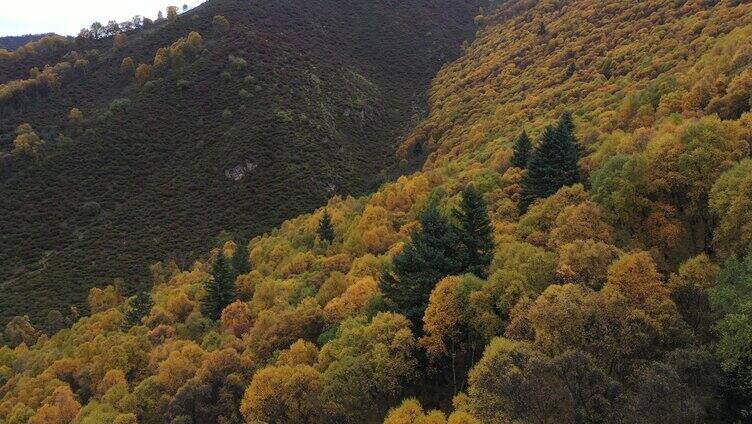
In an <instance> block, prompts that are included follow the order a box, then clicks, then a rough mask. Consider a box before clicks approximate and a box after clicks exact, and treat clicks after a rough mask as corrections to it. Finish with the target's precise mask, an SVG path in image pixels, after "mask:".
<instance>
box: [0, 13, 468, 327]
mask: <svg viewBox="0 0 752 424" xmlns="http://www.w3.org/2000/svg"><path fill="white" fill-rule="evenodd" d="M475 11H477V5H476V4H475V2H474V1H471V0H468V1H459V2H458V1H438V2H423V1H414V0H411V1H383V2H368V1H361V0H341V1H263V2H252V3H249V2H237V1H230V0H214V1H210V2H207V3H205V4H203V5H202V6H200V7H197V8H195V9H193V10H191V11H190V12H188V13H186V14H184V15H180V16H179V17H178V19H177V20H176V22H168V21H164V22H157V23H155V24H154V25H152V26H150V27H149V28H146V29H142V30H139V31H135V32H129V33H128V34H127V36H126V39H125V42H124V44H123V45H122V46H121V47H119V48H118V49H116V50H115V49H113V40H112V38H105V39H101V40H78V41H77V42H76V44H75V45H72V46H70V50H72V51H73V50H74V52H72V53H70V52H69V53H67V54H64V55H61V54H60V53H59V51H58V50H56V51H55V52H54V54H49V55H47V56H42V57H44V58H47V59H48V60H53V59H50V58H54V57H57V59H54V60H60V61H62V62H63V63H64V65H58V66H56V67H55V70H54V71H52V72H55V73H56V74H57V76H58V78H59V87H52V88H47V86H45V85H40V86H34V87H32V89H29V90H27V91H21V92H20V93H18V94H16V95H14V96H12V97H10V98H9V99H7V100H6V101H4V102H3V104H0V110H2V114H0V134H2V136H0V145H2V148H3V149H5V150H6V151H10V150H11V148H12V144H11V143H12V141H13V140H14V138H15V134H14V130H15V129H16V127H17V126H18V125H19V124H21V123H29V124H31V125H32V127H33V129H34V130H35V131H36V132H37V134H39V136H40V137H41V138H42V139H43V140H45V142H46V144H45V146H44V148H43V149H42V150H41V154H40V156H39V158H36V159H34V158H27V157H24V156H21V155H5V157H4V158H3V165H2V166H3V168H2V171H0V172H1V173H2V176H1V177H0V178H2V184H1V188H0V198H2V201H1V202H0V209H1V212H0V213H1V214H2V215H3V220H4V222H3V223H4V228H5V229H7V230H4V231H3V234H2V236H0V269H2V271H1V272H0V273H1V274H0V281H1V282H0V284H2V290H3V292H4V293H9V295H8V296H3V299H2V300H1V301H0V302H1V303H0V314H1V315H2V316H3V317H4V318H7V317H9V316H12V315H15V314H18V313H22V312H23V313H25V312H29V313H31V314H32V315H34V316H37V317H38V316H40V315H41V314H43V313H46V310H47V309H48V308H50V307H63V308H65V307H66V305H67V304H68V303H78V304H80V302H81V301H82V300H83V299H84V296H85V293H86V290H87V289H88V287H90V286H92V285H96V284H102V283H104V282H108V281H112V279H114V278H123V279H124V280H125V284H126V286H127V287H134V286H136V285H138V283H139V282H141V281H143V279H141V277H144V276H145V275H147V274H148V269H147V267H146V266H145V265H146V264H148V263H149V262H154V261H156V260H159V259H163V258H165V257H166V256H169V257H173V258H176V259H177V260H178V261H182V262H184V263H187V261H189V260H190V258H192V257H194V256H195V255H196V254H197V253H198V252H200V251H201V250H203V249H204V248H205V247H206V246H207V242H208V241H209V240H211V238H212V237H214V236H216V235H217V234H218V233H219V232H220V230H223V229H227V230H230V231H232V232H233V233H236V234H242V235H252V234H257V233H258V232H260V231H263V230H268V229H270V228H271V227H272V226H273V225H276V224H279V223H280V222H281V220H282V219H284V218H287V217H291V216H294V215H296V214H299V213H302V212H305V211H307V210H310V209H311V208H312V207H314V206H316V205H319V204H321V203H322V202H323V201H325V200H326V199H327V198H328V197H329V196H331V195H332V194H336V193H343V194H344V193H362V192H363V191H364V190H365V189H367V188H370V187H373V184H374V182H375V181H376V180H377V175H378V174H379V172H380V171H381V170H382V169H383V168H384V167H385V166H386V165H388V164H389V163H390V162H391V158H393V151H394V147H395V145H396V142H397V137H398V136H400V135H401V134H404V133H405V131H407V130H408V129H409V126H410V124H411V122H412V119H414V116H415V115H416V114H417V113H419V112H420V110H422V108H423V106H422V102H423V100H422V93H424V91H425V89H426V87H427V84H428V81H429V80H430V78H431V76H432V75H433V74H434V73H435V72H436V71H437V70H438V69H439V67H440V66H441V64H442V63H443V62H445V61H447V60H449V59H450V58H452V57H453V56H456V55H457V54H458V52H459V46H460V44H461V42H462V41H463V40H464V39H465V38H467V37H469V36H471V35H472V32H473V31H474V29H473V28H474V24H473V22H472V15H473V14H474V13H475ZM215 15H222V16H225V17H226V18H227V20H228V21H229V23H230V26H229V29H228V30H227V31H226V32H224V31H222V30H221V29H218V28H216V27H215V26H213V25H212V18H213V17H214V16H215ZM191 31H196V32H198V33H200V34H201V36H202V38H203V46H202V48H200V49H197V51H188V52H187V53H186V54H185V57H184V58H181V59H180V60H178V59H175V58H168V63H167V64H166V65H163V66H162V67H155V69H154V70H153V72H152V75H151V81H149V82H148V83H147V84H146V85H144V86H143V87H139V86H138V85H137V84H136V83H135V82H134V74H133V69H132V68H131V69H127V70H122V69H121V62H122V61H123V59H124V58H125V57H131V58H132V59H133V61H134V64H135V65H138V64H140V63H149V64H151V63H153V62H154V60H155V53H156V52H157V50H158V49H160V48H162V47H168V48H169V47H170V46H171V45H172V44H173V43H174V42H176V41H178V40H179V39H180V38H181V37H183V38H185V37H187V36H188V35H189V33H190V32H191ZM23 60H24V61H25V62H23V63H25V64H27V65H28V64H34V66H37V67H39V68H40V69H41V67H42V65H43V64H42V63H34V61H36V62H39V60H41V59H40V57H39V55H36V56H35V55H32V56H31V57H30V58H27V57H24V58H23ZM65 63H67V65H65ZM50 64H51V65H55V62H54V61H51V62H50ZM3 65H4V66H3V67H2V68H0V69H6V68H10V67H9V66H8V65H7V64H3ZM16 71H17V70H16ZM16 71H14V72H12V73H3V74H0V81H4V82H8V81H10V80H13V79H18V78H28V77H24V76H21V75H19V74H18V73H17V72H16ZM25 73H26V74H27V75H28V70H27V71H25ZM11 74H12V75H11ZM74 107H75V108H78V109H79V110H80V111H81V112H82V114H83V123H81V124H80V125H77V126H76V127H75V128H73V127H72V126H71V125H70V123H69V121H68V118H67V116H68V113H69V110H70V109H71V108H74ZM61 133H62V134H63V135H64V136H63V137H60V136H59V134H61ZM31 293H36V294H38V295H39V301H36V302H34V303H33V304H29V303H28V302H26V301H25V299H27V298H28V297H29V296H30V294H31Z"/></svg>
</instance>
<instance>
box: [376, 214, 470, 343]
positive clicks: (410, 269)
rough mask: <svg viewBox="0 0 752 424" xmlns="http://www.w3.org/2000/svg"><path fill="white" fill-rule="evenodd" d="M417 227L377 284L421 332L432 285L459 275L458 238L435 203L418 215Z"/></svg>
mask: <svg viewBox="0 0 752 424" xmlns="http://www.w3.org/2000/svg"><path fill="white" fill-rule="evenodd" d="M420 226H421V228H420V230H417V231H415V232H414V233H413V234H412V236H411V240H410V242H409V243H408V244H407V245H406V246H405V248H404V250H403V251H402V253H400V254H398V255H397V256H395V258H394V263H393V265H394V266H393V268H394V269H393V271H392V272H384V273H383V274H382V276H381V280H380V282H379V285H380V288H381V291H382V293H384V295H385V296H386V297H387V298H388V299H389V300H391V302H392V303H393V304H394V306H395V309H396V310H397V312H400V313H401V314H403V315H405V316H406V317H407V318H408V319H410V320H411V321H412V322H413V324H414V325H415V326H416V328H417V329H420V328H422V326H421V319H422V318H423V313H424V311H425V310H426V307H427V306H428V297H429V295H430V294H431V291H432V290H433V288H434V286H435V285H436V283H437V282H438V281H439V280H441V279H442V278H444V277H446V276H447V275H456V274H461V273H462V271H463V261H462V257H461V254H460V251H459V249H458V248H459V235H458V234H457V231H456V229H455V228H454V227H453V226H452V225H451V223H450V222H449V220H448V219H447V218H446V217H445V216H444V215H442V214H441V212H439V210H438V207H437V206H436V204H435V202H431V203H430V204H429V206H428V208H427V209H426V210H425V211H424V212H423V213H422V214H421V217H420Z"/></svg>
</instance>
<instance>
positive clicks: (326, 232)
mask: <svg viewBox="0 0 752 424" xmlns="http://www.w3.org/2000/svg"><path fill="white" fill-rule="evenodd" d="M318 234H319V237H321V239H322V240H326V241H327V242H328V243H330V244H331V243H332V242H333V241H334V227H333V226H332V217H331V216H330V215H329V211H328V210H326V209H324V216H322V217H321V221H319V228H318Z"/></svg>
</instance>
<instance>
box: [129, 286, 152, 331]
mask: <svg viewBox="0 0 752 424" xmlns="http://www.w3.org/2000/svg"><path fill="white" fill-rule="evenodd" d="M152 306H154V300H153V299H152V297H151V293H150V292H148V291H140V292H138V293H136V295H135V296H133V297H132V298H131V300H130V304H129V305H128V310H126V312H125V321H124V322H123V329H128V328H131V327H133V326H134V325H139V324H141V319H142V318H143V317H145V316H146V315H148V314H149V312H151V308H152Z"/></svg>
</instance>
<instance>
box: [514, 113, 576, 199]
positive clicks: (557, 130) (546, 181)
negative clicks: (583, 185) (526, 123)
mask: <svg viewBox="0 0 752 424" xmlns="http://www.w3.org/2000/svg"><path fill="white" fill-rule="evenodd" d="M579 160H580V148H579V146H578V145H577V140H576V139H575V137H574V122H573V120H572V115H571V114H570V113H569V112H567V113H564V114H563V115H562V116H561V118H560V119H559V123H558V125H557V126H556V127H552V126H549V127H547V128H546V129H545V130H544V131H543V136H542V138H541V142H540V144H539V145H538V147H537V148H536V149H534V150H533V152H532V154H531V155H530V162H529V163H528V166H527V173H526V174H525V177H524V178H523V179H522V199H521V200H520V204H519V209H520V213H524V212H526V211H527V208H528V207H529V206H530V205H531V204H532V203H533V202H534V201H535V200H536V199H541V198H546V197H548V196H550V195H552V194H554V193H556V191H558V190H559V189H560V188H561V187H565V186H569V185H572V184H576V183H578V182H579V181H580V168H579V165H578V162H579Z"/></svg>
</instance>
